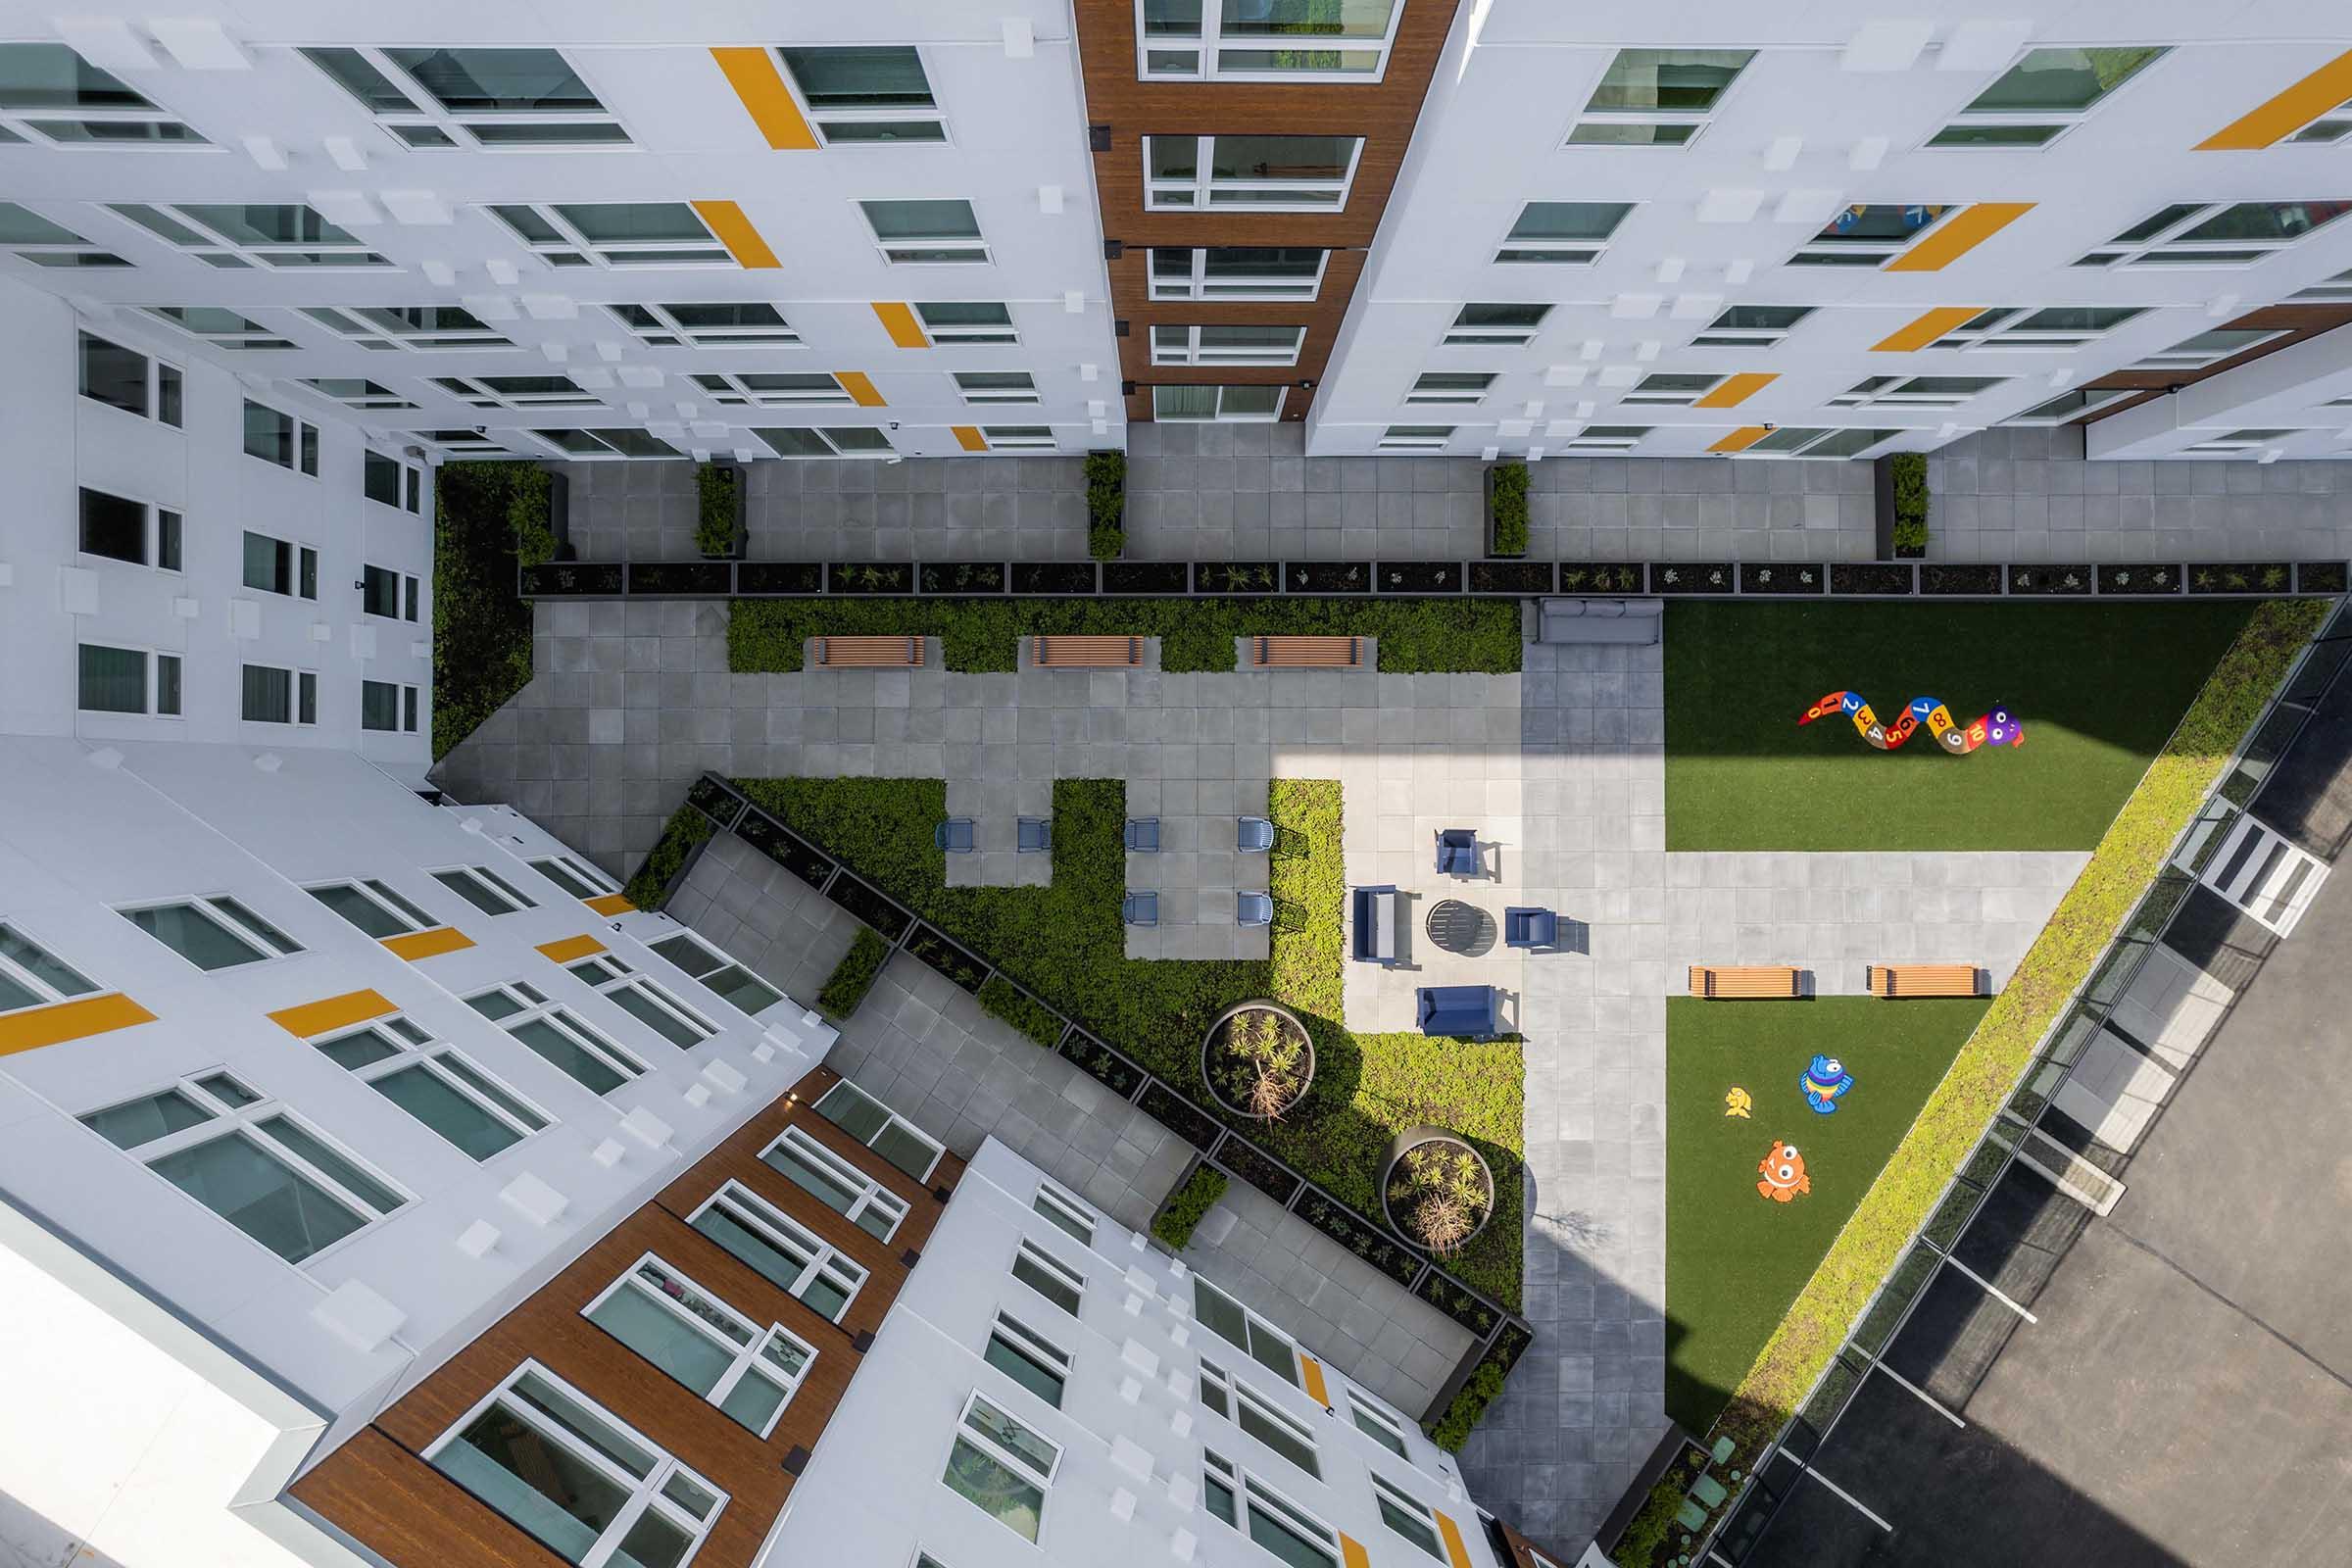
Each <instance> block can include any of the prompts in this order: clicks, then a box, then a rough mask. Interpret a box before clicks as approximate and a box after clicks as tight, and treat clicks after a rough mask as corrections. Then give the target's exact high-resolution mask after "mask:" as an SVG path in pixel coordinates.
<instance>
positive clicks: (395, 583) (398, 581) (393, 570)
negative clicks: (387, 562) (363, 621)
mask: <svg viewBox="0 0 2352 1568" xmlns="http://www.w3.org/2000/svg"><path fill="white" fill-rule="evenodd" d="M371 571H372V572H381V573H382V574H383V575H384V576H386V577H389V578H391V579H392V611H391V613H389V614H387V613H384V612H383V611H380V610H369V609H368V598H367V594H368V573H369V572H371ZM423 607H424V581H423V579H422V578H420V577H418V576H417V575H416V574H415V573H414V572H406V571H402V570H400V569H399V568H398V567H396V566H379V565H376V564H374V563H373V562H362V563H361V564H360V613H361V614H363V615H373V616H374V617H375V618H376V619H378V620H394V621H405V622H407V623H408V624H410V625H415V624H417V617H418V616H419V615H421V614H422V613H423Z"/></svg>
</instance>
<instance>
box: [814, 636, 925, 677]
mask: <svg viewBox="0 0 2352 1568" xmlns="http://www.w3.org/2000/svg"><path fill="white" fill-rule="evenodd" d="M810 642H811V643H812V645H813V649H814V653H815V656H816V658H815V661H814V662H815V663H816V665H817V666H818V667H819V668H825V669H875V668H879V669H920V668H921V667H922V664H923V639H922V638H920V637H816V638H811V639H810Z"/></svg>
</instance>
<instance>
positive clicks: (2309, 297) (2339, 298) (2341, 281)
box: [2284, 122, 2352, 305]
mask: <svg viewBox="0 0 2352 1568" xmlns="http://www.w3.org/2000/svg"><path fill="white" fill-rule="evenodd" d="M2345 130H2346V133H2347V134H2352V122H2347V123H2346V125H2345ZM2347 300H2352V270H2346V271H2341V272H2331V273H2329V274H2328V275H2327V276H2326V277H2323V278H2321V279H2320V280H2319V281H2318V282H2316V283H2313V284H2310V285H2308V286H2307V287H2304V288H2299V289H2297V290H2295V291H2294V292H2293V293H2292V294H2289V295H2288V296H2287V297H2286V299H2285V301H2284V303H2286V304H2288V305H2297V304H2319V305H2339V304H2342V303H2344V302H2345V301H2347Z"/></svg>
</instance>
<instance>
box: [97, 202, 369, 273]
mask: <svg viewBox="0 0 2352 1568" xmlns="http://www.w3.org/2000/svg"><path fill="white" fill-rule="evenodd" d="M107 211H109V212H111V213H113V214H115V215H116V216H117V217H119V218H126V219H128V220H130V221H132V222H134V223H136V224H138V225H139V227H141V228H143V229H145V230H147V232H148V233H150V234H153V235H155V236H156V237H157V238H158V239H161V240H164V241H166V242H167V243H170V244H172V245H177V246H179V247H180V248H181V249H183V250H188V251H193V252H195V253H196V259H197V260H198V261H200V262H202V263H204V264H205V265H206V266H208V267H218V268H222V269H226V270H234V269H237V268H243V267H275V268H288V269H292V268H307V269H310V270H314V271H315V270H319V269H320V268H345V267H390V266H391V265H392V264H391V262H390V261H388V260H386V259H385V258H383V257H381V256H378V255H376V254H375V253H374V252H373V251H371V250H369V249H368V247H367V246H366V245H365V244H363V243H362V242H361V241H360V239H359V237H358V236H357V235H354V234H351V233H348V232H346V231H345V230H343V229H342V228H339V227H337V226H336V225H335V224H333V223H330V222H328V221H326V220H325V219H324V218H321V217H320V216H319V214H318V213H316V212H314V211H312V210H311V209H310V208H308V207H305V206H302V205H301V204H299V203H274V204H272V203H221V204H207V205H198V206H174V207H166V206H161V205H154V206H151V205H148V204H146V203H143V202H126V203H114V204H110V205H109V206H108V208H107Z"/></svg>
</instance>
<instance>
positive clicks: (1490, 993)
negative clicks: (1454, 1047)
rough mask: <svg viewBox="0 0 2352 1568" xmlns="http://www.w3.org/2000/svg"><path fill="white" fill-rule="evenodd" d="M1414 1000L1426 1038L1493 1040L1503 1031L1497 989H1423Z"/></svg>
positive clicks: (1485, 987)
mask: <svg viewBox="0 0 2352 1568" xmlns="http://www.w3.org/2000/svg"><path fill="white" fill-rule="evenodd" d="M1414 1000H1415V1002H1416V1003H1417V1011H1418V1014H1419V1016H1420V1020H1421V1032H1422V1033H1423V1034H1425V1035H1445V1036H1448V1037H1450V1038H1453V1039H1459V1040H1492V1039H1494V1038H1495V1035H1496V1033H1497V1032H1499V1027H1500V1025H1499V1022H1498V1008H1497V1006H1496V1003H1495V988H1494V987H1493V986H1423V987H1421V988H1420V989H1419V990H1418V991H1416V992H1415V993H1414Z"/></svg>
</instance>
